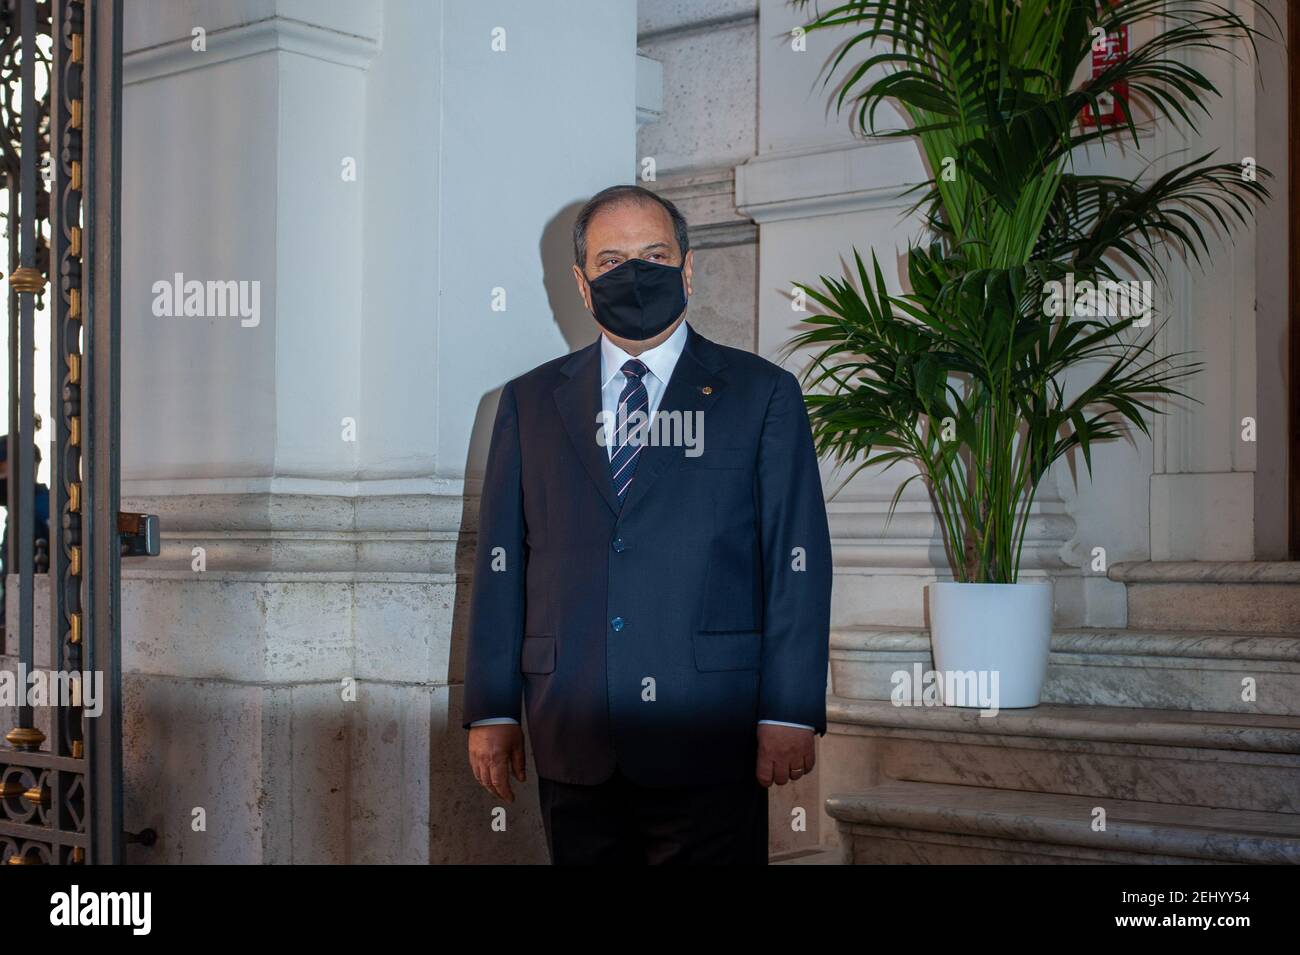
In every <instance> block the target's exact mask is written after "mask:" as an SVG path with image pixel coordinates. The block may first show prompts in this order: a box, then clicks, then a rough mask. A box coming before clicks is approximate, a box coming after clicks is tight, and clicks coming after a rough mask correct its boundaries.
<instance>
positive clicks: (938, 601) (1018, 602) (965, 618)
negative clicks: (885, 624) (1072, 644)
mask: <svg viewBox="0 0 1300 955" xmlns="http://www.w3.org/2000/svg"><path fill="white" fill-rule="evenodd" d="M1051 641H1052V585H1051V582H1050V581H1046V582H1041V583H1040V582H1034V583H1018V584H963V583H951V582H945V583H934V584H931V585H930V642H931V645H932V647H933V649H934V667H935V670H937V671H938V674H937V675H938V677H939V679H940V681H941V685H942V686H943V702H944V704H945V705H946V706H973V707H978V708H986V707H988V706H990V704H989V703H988V702H987V699H988V698H989V697H990V696H992V697H993V702H992V704H991V705H992V706H993V707H994V708H997V709H1016V708H1021V707H1027V706H1037V705H1038V703H1039V698H1040V696H1041V694H1042V691H1043V680H1044V679H1045V678H1046V676H1047V654H1048V651H1049V649H1050V647H1051ZM972 674H974V676H973V677H972ZM972 688H977V691H974V690H973V689H972ZM972 697H974V698H972Z"/></svg>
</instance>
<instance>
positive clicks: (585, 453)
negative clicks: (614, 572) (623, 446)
mask: <svg viewBox="0 0 1300 955" xmlns="http://www.w3.org/2000/svg"><path fill="white" fill-rule="evenodd" d="M560 371H561V372H563V373H564V374H565V375H567V376H568V377H567V378H566V379H565V380H564V381H562V382H560V384H558V385H556V387H555V404H556V407H557V408H559V411H560V419H561V420H562V421H563V422H564V430H565V431H567V432H568V433H569V440H570V441H571V442H572V444H573V450H574V451H576V452H577V453H578V460H580V461H581V462H582V466H583V468H584V469H585V470H586V472H587V475H588V476H589V477H590V478H591V480H592V482H593V483H594V484H595V485H596V489H597V490H598V491H600V495H601V497H603V498H604V499H605V503H606V504H608V505H609V509H610V510H611V511H613V512H614V513H615V514H617V513H618V512H619V504H618V495H617V494H616V493H614V482H613V480H612V479H611V478H610V476H609V453H608V452H607V451H606V450H605V448H604V446H603V445H601V444H600V443H599V442H598V441H597V440H596V432H597V430H598V429H599V428H600V411H601V407H602V405H601V400H600V339H599V338H597V339H596V340H595V341H594V342H592V343H591V344H590V345H588V346H587V347H586V348H582V349H579V350H578V351H576V352H574V353H573V355H572V357H571V358H570V359H569V360H568V361H567V362H565V363H564V364H563V365H562V366H561V367H560ZM633 483H636V482H635V481H633Z"/></svg>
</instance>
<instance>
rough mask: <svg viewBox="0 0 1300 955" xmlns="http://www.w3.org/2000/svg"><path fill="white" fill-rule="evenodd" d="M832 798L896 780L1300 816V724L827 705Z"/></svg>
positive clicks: (1141, 712)
mask: <svg viewBox="0 0 1300 955" xmlns="http://www.w3.org/2000/svg"><path fill="white" fill-rule="evenodd" d="M827 718H828V721H829V732H828V733H827V735H826V736H825V737H823V739H822V741H821V742H820V744H819V746H820V748H821V755H819V758H818V766H819V772H821V773H822V774H823V775H822V791H823V792H833V791H836V790H837V789H839V790H846V791H851V790H857V789H860V788H862V787H863V784H864V783H866V784H871V783H875V782H880V781H884V780H889V779H900V780H910V781H914V782H929V783H940V784H948V785H963V786H982V787H986V788H991V789H1007V790H1024V791H1032V792H1042V793H1055V794H1058V795H1062V796H1085V795H1086V796H1090V797H1094V798H1107V799H1120V800H1135V801H1138V802H1153V803H1165V804H1177V805H1185V806H1204V807H1211V808H1222V809H1241V810H1255V811H1262V812H1282V813H1295V814H1300V718H1297V717H1294V716H1275V715H1261V714H1247V713H1194V712H1190V711H1184V710H1157V709H1141V708H1123V707H1108V706H1070V705H1064V704H1047V703H1045V704H1043V705H1041V706H1038V707H1035V708H1033V709H1025V710H1003V711H1001V712H1000V713H998V714H997V715H996V716H981V715H980V711H979V710H973V709H964V708H956V707H943V706H895V705H893V704H892V703H890V702H887V701H880V700H849V699H844V698H842V697H837V696H831V697H829V698H828V700H827Z"/></svg>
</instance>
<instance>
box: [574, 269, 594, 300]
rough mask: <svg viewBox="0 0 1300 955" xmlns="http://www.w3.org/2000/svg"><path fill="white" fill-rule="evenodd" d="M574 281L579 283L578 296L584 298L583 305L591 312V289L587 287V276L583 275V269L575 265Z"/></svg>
mask: <svg viewBox="0 0 1300 955" xmlns="http://www.w3.org/2000/svg"><path fill="white" fill-rule="evenodd" d="M573 280H574V281H575V282H577V283H578V295H579V296H580V297H581V298H582V304H583V305H585V306H586V307H587V311H589V312H590V311H591V289H590V287H589V286H588V285H587V276H585V275H583V274H582V269H580V268H578V266H577V264H576V263H575V264H574V266H573Z"/></svg>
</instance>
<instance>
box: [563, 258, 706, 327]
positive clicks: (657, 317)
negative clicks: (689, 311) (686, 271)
mask: <svg viewBox="0 0 1300 955" xmlns="http://www.w3.org/2000/svg"><path fill="white" fill-rule="evenodd" d="M587 286H588V287H589V288H590V289H591V309H592V312H593V313H594V314H595V316H596V321H598V322H600V324H601V327H603V328H604V329H605V330H606V331H607V332H609V333H610V334H611V335H617V336H618V337H619V338H628V339H631V340H632V341H638V342H639V341H645V340H646V339H647V338H654V337H655V336H656V335H658V334H659V333H660V332H662V331H663V330H664V329H665V328H667V327H668V326H669V325H671V324H672V323H673V322H675V321H677V318H678V316H679V315H681V314H682V312H684V311H685V310H686V288H685V286H684V285H683V283H682V267H681V266H680V265H660V264H659V263H657V262H647V261H646V260H645V259H628V260H627V261H626V262H624V263H622V264H621V265H616V266H615V267H614V268H612V269H610V270H609V271H608V272H606V273H605V274H604V275H599V276H597V277H596V278H594V279H588V280H587Z"/></svg>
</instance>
